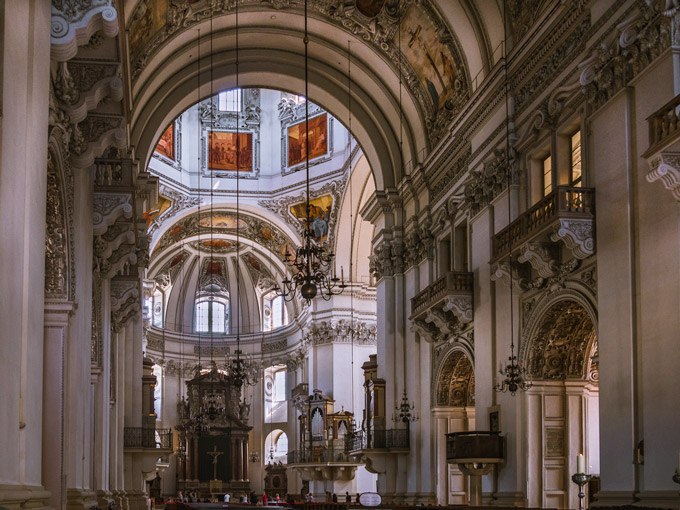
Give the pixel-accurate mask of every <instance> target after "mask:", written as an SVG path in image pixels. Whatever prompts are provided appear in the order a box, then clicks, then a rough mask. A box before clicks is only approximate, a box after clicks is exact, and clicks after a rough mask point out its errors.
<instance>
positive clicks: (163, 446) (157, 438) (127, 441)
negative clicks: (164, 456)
mask: <svg viewBox="0 0 680 510" xmlns="http://www.w3.org/2000/svg"><path fill="white" fill-rule="evenodd" d="M123 446H124V447H125V448H126V449H128V450H130V449H135V450H149V449H151V450H155V451H157V452H159V453H160V452H171V451H172V429H153V428H144V427H125V429H124V435H123Z"/></svg>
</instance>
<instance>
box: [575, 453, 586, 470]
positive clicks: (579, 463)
mask: <svg viewBox="0 0 680 510" xmlns="http://www.w3.org/2000/svg"><path fill="white" fill-rule="evenodd" d="M576 472H577V473H585V472H586V459H585V457H584V456H583V454H582V453H579V454H578V457H576Z"/></svg>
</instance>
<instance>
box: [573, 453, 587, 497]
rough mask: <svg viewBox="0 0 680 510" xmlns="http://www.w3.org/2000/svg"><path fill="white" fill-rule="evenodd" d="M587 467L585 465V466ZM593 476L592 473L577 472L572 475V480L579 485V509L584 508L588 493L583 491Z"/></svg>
mask: <svg viewBox="0 0 680 510" xmlns="http://www.w3.org/2000/svg"><path fill="white" fill-rule="evenodd" d="M579 457H583V455H581V454H579ZM584 468H585V466H584ZM591 478H592V476H591V475H587V474H585V473H576V474H575V475H571V481H572V482H574V483H575V484H576V485H578V509H579V510H583V499H584V498H585V497H586V493H585V492H583V486H584V485H586V484H587V483H588V482H590V479H591Z"/></svg>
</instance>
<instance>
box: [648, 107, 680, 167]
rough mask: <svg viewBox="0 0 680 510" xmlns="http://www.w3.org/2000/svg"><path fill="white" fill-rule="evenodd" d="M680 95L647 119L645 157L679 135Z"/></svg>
mask: <svg viewBox="0 0 680 510" xmlns="http://www.w3.org/2000/svg"><path fill="white" fill-rule="evenodd" d="M678 112H680V94H679V95H677V96H675V97H674V98H673V99H671V100H670V101H669V102H668V103H666V104H665V105H663V106H662V107H661V108H659V109H658V110H657V111H655V112H654V113H653V114H652V115H650V116H649V117H647V123H648V124H649V149H648V150H647V152H645V155H650V154H651V153H653V152H656V151H658V150H660V149H662V148H663V146H665V145H667V144H668V143H670V142H671V141H673V140H674V139H675V138H677V136H678V133H680V115H679V113H678Z"/></svg>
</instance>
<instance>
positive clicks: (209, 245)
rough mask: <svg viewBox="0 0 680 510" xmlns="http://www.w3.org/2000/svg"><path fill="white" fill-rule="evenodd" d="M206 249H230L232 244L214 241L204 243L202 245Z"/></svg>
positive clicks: (220, 240) (222, 240) (218, 240)
mask: <svg viewBox="0 0 680 510" xmlns="http://www.w3.org/2000/svg"><path fill="white" fill-rule="evenodd" d="M201 244H202V245H203V246H205V247H206V248H229V247H230V246H231V243H230V242H229V241H225V240H224V239H213V240H212V241H203V242H202V243H201Z"/></svg>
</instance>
